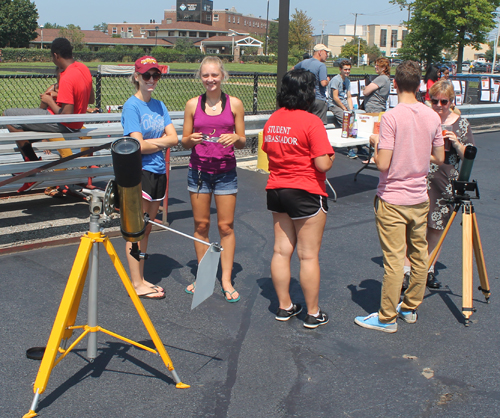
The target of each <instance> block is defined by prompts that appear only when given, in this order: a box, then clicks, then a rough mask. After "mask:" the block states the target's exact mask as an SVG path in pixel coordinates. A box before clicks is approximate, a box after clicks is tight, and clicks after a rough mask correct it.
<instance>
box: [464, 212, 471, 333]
mask: <svg viewBox="0 0 500 418" xmlns="http://www.w3.org/2000/svg"><path fill="white" fill-rule="evenodd" d="M473 312H474V307H473V305H472V214H471V207H470V202H465V203H464V207H463V214H462V314H463V315H464V317H465V326H468V325H469V317H470V316H471V315H472V313H473Z"/></svg>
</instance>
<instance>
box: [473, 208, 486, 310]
mask: <svg viewBox="0 0 500 418" xmlns="http://www.w3.org/2000/svg"><path fill="white" fill-rule="evenodd" d="M472 234H473V244H474V254H475V256H476V265H477V272H478V274H479V282H480V283H481V286H480V287H479V290H481V291H482V292H483V294H484V298H485V299H486V302H488V303H489V301H490V295H491V292H490V282H489V280H488V273H487V272H486V263H485V261H484V253H483V245H482V244H481V237H480V236H479V227H478V225H477V218H476V213H475V212H474V207H473V208H472Z"/></svg>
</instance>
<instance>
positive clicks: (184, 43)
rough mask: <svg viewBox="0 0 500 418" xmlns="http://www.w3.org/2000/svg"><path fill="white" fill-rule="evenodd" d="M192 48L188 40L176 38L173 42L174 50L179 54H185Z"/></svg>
mask: <svg viewBox="0 0 500 418" xmlns="http://www.w3.org/2000/svg"><path fill="white" fill-rule="evenodd" d="M192 48H193V43H192V42H191V41H190V40H189V38H180V37H179V38H177V39H176V40H175V45H174V49H175V50H176V51H179V52H183V53H186V52H188V51H189V50H191V49H192Z"/></svg>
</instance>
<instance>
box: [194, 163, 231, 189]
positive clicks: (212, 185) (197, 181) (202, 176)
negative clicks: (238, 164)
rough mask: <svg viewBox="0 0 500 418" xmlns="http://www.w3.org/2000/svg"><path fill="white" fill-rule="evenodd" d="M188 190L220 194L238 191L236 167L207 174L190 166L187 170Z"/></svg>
mask: <svg viewBox="0 0 500 418" xmlns="http://www.w3.org/2000/svg"><path fill="white" fill-rule="evenodd" d="M188 191H190V192H192V193H205V194H206V193H213V194H220V195H225V194H236V193H237V192H238V177H237V176H236V168H233V169H232V170H230V171H227V172H225V173H219V174H208V173H204V172H203V171H198V170H193V169H192V168H190V169H189V171H188Z"/></svg>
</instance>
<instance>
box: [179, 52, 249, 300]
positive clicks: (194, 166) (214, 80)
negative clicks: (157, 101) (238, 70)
mask: <svg viewBox="0 0 500 418" xmlns="http://www.w3.org/2000/svg"><path fill="white" fill-rule="evenodd" d="M198 75H199V77H200V78H201V81H202V83H203V86H204V87H205V90H206V92H205V93H204V94H203V95H201V96H198V97H194V98H192V99H191V100H189V101H188V102H187V103H186V109H185V111H184V128H183V134H182V146H183V147H184V148H186V149H191V159H190V162H189V172H188V191H189V194H190V197H191V205H192V207H193V218H194V236H195V237H196V238H199V239H201V240H203V241H206V242H209V240H208V232H209V229H210V204H211V202H212V195H214V200H215V206H216V208H217V226H218V228H219V234H220V239H221V242H220V243H221V246H222V248H223V249H224V251H222V252H221V267H222V280H221V282H222V283H221V284H222V287H221V291H222V293H223V294H224V297H225V299H226V301H228V302H237V301H238V300H240V295H239V294H238V292H237V291H236V290H235V289H234V287H233V284H232V280H231V278H232V277H231V274H232V270H233V261H234V251H235V237H234V228H233V224H234V210H235V207H236V193H237V191H238V183H237V178H236V159H235V157H234V148H243V147H244V146H245V141H246V138H245V122H244V114H245V110H244V108H243V103H242V102H241V100H239V99H237V98H236V97H232V96H229V95H227V94H225V93H223V92H222V89H221V84H222V82H223V81H225V80H226V79H227V78H228V77H229V76H228V73H227V72H226V71H225V70H224V66H223V64H222V61H221V60H220V59H219V58H217V57H205V58H204V59H203V61H202V62H201V65H200V69H199V70H198ZM194 248H195V251H196V257H197V259H198V263H199V262H200V261H201V259H202V258H203V256H204V255H205V252H206V250H207V246H206V245H203V244H200V243H198V242H196V241H195V243H194ZM195 285H196V284H195V283H193V284H190V285H189V286H188V287H186V289H185V291H186V293H189V294H193V293H194V291H195V287H196V286H195Z"/></svg>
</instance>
